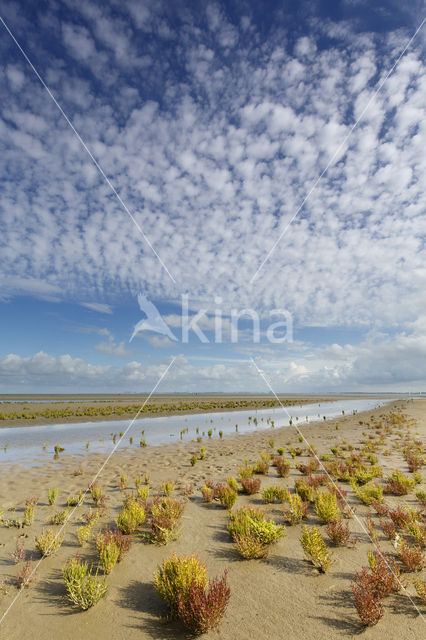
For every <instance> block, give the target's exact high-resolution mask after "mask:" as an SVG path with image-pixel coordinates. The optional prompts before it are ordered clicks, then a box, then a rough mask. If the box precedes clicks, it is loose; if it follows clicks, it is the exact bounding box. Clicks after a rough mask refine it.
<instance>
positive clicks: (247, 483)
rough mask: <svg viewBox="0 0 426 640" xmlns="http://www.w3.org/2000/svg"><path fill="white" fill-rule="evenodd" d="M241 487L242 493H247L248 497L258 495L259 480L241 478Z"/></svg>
mask: <svg viewBox="0 0 426 640" xmlns="http://www.w3.org/2000/svg"><path fill="white" fill-rule="evenodd" d="M241 485H242V487H243V491H244V493H247V494H248V495H249V496H251V495H253V494H255V493H258V491H259V489H260V478H251V477H247V478H241Z"/></svg>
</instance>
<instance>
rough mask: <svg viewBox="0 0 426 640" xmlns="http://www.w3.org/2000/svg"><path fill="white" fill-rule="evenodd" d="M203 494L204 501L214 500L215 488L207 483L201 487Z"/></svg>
mask: <svg viewBox="0 0 426 640" xmlns="http://www.w3.org/2000/svg"><path fill="white" fill-rule="evenodd" d="M201 495H202V496H203V502H213V499H214V489H213V487H210V486H208V485H207V484H205V485H203V486H202V487H201Z"/></svg>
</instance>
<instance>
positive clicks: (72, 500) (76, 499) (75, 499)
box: [67, 489, 84, 507]
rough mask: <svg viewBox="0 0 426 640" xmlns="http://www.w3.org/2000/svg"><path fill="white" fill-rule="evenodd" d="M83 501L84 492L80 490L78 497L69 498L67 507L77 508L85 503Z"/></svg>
mask: <svg viewBox="0 0 426 640" xmlns="http://www.w3.org/2000/svg"><path fill="white" fill-rule="evenodd" d="M83 500H84V492H83V491H82V490H81V489H80V491H79V492H78V494H77V495H75V496H69V497H68V499H67V506H68V507H77V506H78V505H80V504H82V503H83Z"/></svg>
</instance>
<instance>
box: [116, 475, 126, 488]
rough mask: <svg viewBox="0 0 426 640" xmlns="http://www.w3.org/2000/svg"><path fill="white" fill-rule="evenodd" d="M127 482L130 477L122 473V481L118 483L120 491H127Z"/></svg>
mask: <svg viewBox="0 0 426 640" xmlns="http://www.w3.org/2000/svg"><path fill="white" fill-rule="evenodd" d="M127 481H128V476H127V475H126V474H125V473H122V474H121V475H120V480H119V481H118V488H119V489H120V491H124V490H125V489H127Z"/></svg>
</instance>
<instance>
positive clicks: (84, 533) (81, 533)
mask: <svg viewBox="0 0 426 640" xmlns="http://www.w3.org/2000/svg"><path fill="white" fill-rule="evenodd" d="M92 528H93V523H92V522H89V523H87V524H86V525H84V526H82V527H78V529H77V531H76V534H75V535H76V537H77V540H78V544H79V545H80V546H81V547H82V546H83V545H84V544H86V542H87V541H88V540H89V538H90V536H91V534H92Z"/></svg>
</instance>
